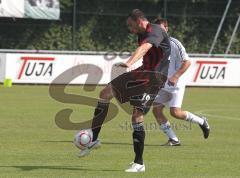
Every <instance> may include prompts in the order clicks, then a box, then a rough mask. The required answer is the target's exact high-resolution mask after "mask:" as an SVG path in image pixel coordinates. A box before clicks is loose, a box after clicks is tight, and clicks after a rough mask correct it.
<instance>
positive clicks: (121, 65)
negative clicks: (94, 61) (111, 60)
mask: <svg viewBox="0 0 240 178" xmlns="http://www.w3.org/2000/svg"><path fill="white" fill-rule="evenodd" d="M114 66H116V67H124V68H128V67H129V66H128V65H127V64H126V63H124V62H119V63H116V64H114Z"/></svg>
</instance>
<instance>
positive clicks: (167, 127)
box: [160, 121, 179, 142]
mask: <svg viewBox="0 0 240 178" xmlns="http://www.w3.org/2000/svg"><path fill="white" fill-rule="evenodd" d="M160 129H161V130H162V131H163V132H164V133H165V134H166V135H167V136H168V138H170V139H172V140H175V141H177V142H178V141H179V140H178V138H177V136H176V134H175V133H174V131H173V130H172V128H171V125H170V122H168V121H167V122H166V123H164V124H161V125H160Z"/></svg>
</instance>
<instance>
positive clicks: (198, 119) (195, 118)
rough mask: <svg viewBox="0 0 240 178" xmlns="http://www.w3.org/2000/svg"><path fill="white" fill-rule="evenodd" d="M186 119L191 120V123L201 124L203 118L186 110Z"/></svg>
mask: <svg viewBox="0 0 240 178" xmlns="http://www.w3.org/2000/svg"><path fill="white" fill-rule="evenodd" d="M186 114H187V116H186V121H189V122H192V123H196V124H200V125H203V123H204V120H203V119H202V118H201V117H198V116H196V115H194V114H192V113H190V112H188V111H186Z"/></svg>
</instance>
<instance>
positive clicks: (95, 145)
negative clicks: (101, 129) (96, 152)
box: [78, 140, 101, 157]
mask: <svg viewBox="0 0 240 178" xmlns="http://www.w3.org/2000/svg"><path fill="white" fill-rule="evenodd" d="M100 146H101V143H100V140H95V141H94V142H91V143H90V144H89V146H88V147H86V148H85V149H82V150H81V151H80V153H79V155H78V156H79V157H84V156H87V155H88V154H89V153H90V151H91V150H93V149H97V148H99V147H100Z"/></svg>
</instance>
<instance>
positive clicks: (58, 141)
mask: <svg viewBox="0 0 240 178" xmlns="http://www.w3.org/2000/svg"><path fill="white" fill-rule="evenodd" d="M41 142H48V143H72V141H67V140H45V141H41ZM101 144H103V145H119V146H126V145H129V146H132V143H126V142H101ZM144 146H153V147H160V144H145V145H144Z"/></svg>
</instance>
